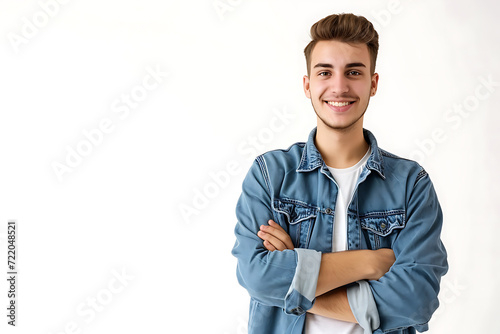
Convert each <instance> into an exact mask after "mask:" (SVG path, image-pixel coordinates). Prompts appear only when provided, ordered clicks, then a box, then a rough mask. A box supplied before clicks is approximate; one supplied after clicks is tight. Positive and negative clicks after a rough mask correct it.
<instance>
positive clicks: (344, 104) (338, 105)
mask: <svg viewBox="0 0 500 334" xmlns="http://www.w3.org/2000/svg"><path fill="white" fill-rule="evenodd" d="M325 102H326V103H328V104H329V105H331V106H334V107H345V106H347V105H349V104H353V103H354V102H356V101H350V102H348V101H347V102H332V101H325Z"/></svg>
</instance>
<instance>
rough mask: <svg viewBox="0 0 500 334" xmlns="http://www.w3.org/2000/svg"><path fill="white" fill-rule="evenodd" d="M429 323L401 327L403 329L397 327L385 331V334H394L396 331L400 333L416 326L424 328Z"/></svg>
mask: <svg viewBox="0 0 500 334" xmlns="http://www.w3.org/2000/svg"><path fill="white" fill-rule="evenodd" d="M428 323H429V322H428V321H426V322H424V323H422V324H415V325H410V326H401V327H396V328H391V329H386V330H385V331H383V332H384V333H390V332H394V331H400V330H404V329H408V328H410V327H415V326H423V325H427V324H428Z"/></svg>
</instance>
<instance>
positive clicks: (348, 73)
mask: <svg viewBox="0 0 500 334" xmlns="http://www.w3.org/2000/svg"><path fill="white" fill-rule="evenodd" d="M360 74H361V73H359V72H358V71H349V72H347V75H354V76H357V75H360Z"/></svg>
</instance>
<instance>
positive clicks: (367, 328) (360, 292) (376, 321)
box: [347, 281, 380, 334]
mask: <svg viewBox="0 0 500 334" xmlns="http://www.w3.org/2000/svg"><path fill="white" fill-rule="evenodd" d="M356 283H357V284H356ZM356 283H354V284H352V285H351V286H349V287H348V288H347V299H348V301H349V306H350V307H351V311H352V313H353V314H354V317H355V318H356V320H357V321H358V323H359V325H360V326H361V327H362V328H363V330H364V334H372V333H373V332H374V331H375V330H376V329H377V328H378V327H379V326H380V318H379V314H378V310H377V304H375V299H374V298H373V294H372V290H371V288H370V284H368V282H366V281H357V282H356Z"/></svg>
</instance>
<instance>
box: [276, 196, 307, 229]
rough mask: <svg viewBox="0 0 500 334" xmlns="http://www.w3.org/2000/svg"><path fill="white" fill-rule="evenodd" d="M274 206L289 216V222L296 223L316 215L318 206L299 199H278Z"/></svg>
mask: <svg viewBox="0 0 500 334" xmlns="http://www.w3.org/2000/svg"><path fill="white" fill-rule="evenodd" d="M273 208H274V210H276V211H277V212H280V213H283V214H285V215H286V216H287V218H288V223H289V224H290V225H294V224H297V223H300V222H301V221H304V220H306V219H309V218H315V217H316V211H317V210H316V208H315V207H311V206H309V205H307V204H305V203H302V202H299V201H297V200H283V199H276V200H274V203H273Z"/></svg>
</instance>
